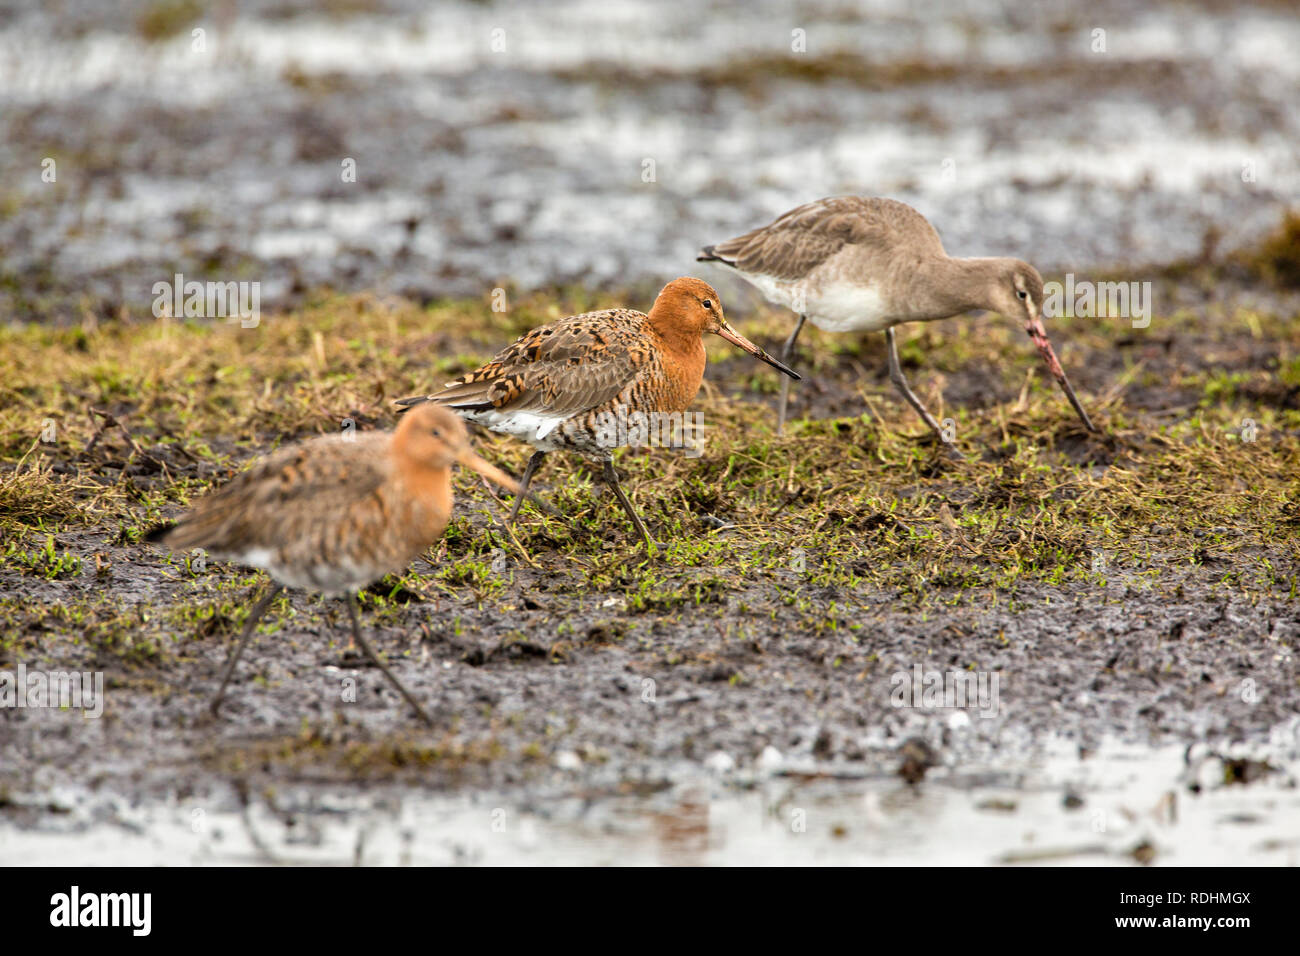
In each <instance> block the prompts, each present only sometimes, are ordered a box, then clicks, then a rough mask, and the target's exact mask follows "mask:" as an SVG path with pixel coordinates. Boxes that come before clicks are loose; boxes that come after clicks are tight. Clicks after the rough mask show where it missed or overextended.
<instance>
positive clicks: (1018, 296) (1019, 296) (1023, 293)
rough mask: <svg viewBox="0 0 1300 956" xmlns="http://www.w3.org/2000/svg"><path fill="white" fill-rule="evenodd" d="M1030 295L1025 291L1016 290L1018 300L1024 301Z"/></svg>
mask: <svg viewBox="0 0 1300 956" xmlns="http://www.w3.org/2000/svg"><path fill="white" fill-rule="evenodd" d="M1028 294H1029V293H1027V292H1026V291H1025V290H1024V289H1017V290H1016V298H1017V299H1023V298H1024V297H1025V296H1026V295H1028Z"/></svg>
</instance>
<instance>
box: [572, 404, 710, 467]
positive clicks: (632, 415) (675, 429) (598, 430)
mask: <svg viewBox="0 0 1300 956" xmlns="http://www.w3.org/2000/svg"><path fill="white" fill-rule="evenodd" d="M703 428H704V415H703V413H701V412H640V411H632V412H629V411H627V410H626V409H625V408H622V407H620V408H618V410H617V411H612V412H601V413H600V414H599V415H597V416H596V420H595V427H594V431H595V437H596V442H597V444H599V445H600V447H601V448H685V449H686V456H687V457H688V458H699V457H700V454H701V453H702V446H703V438H702V437H701V435H700V432H701V431H702V430H703Z"/></svg>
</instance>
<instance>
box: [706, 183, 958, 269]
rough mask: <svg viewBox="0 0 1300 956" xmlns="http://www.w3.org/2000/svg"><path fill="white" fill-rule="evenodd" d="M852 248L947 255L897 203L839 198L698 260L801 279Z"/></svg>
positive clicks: (709, 250) (919, 219)
mask: <svg viewBox="0 0 1300 956" xmlns="http://www.w3.org/2000/svg"><path fill="white" fill-rule="evenodd" d="M850 245H865V246H878V247H880V248H881V249H888V248H891V247H893V248H900V247H903V246H909V247H912V248H919V249H920V250H924V251H931V250H936V249H937V251H939V252H942V251H943V243H942V242H941V241H940V239H939V234H938V233H937V232H935V230H934V227H933V226H931V225H930V223H929V222H928V221H926V219H925V217H924V216H922V215H921V214H920V213H919V212H917V211H916V210H915V209H913V208H912V207H911V206H908V205H907V204H905V203H901V202H897V201H896V200H893V199H875V198H863V197H859V196H841V197H836V198H832V199H819V200H817V201H816V202H810V203H806V204H805V205H802V206H799V207H798V208H796V209H791V210H790V211H789V212H787V213H786V214H785V215H783V216H781V217H780V218H778V219H776V220H775V221H774V222H771V223H769V224H768V225H766V226H761V227H760V228H758V229H754V230H752V231H751V232H747V233H745V234H744V235H743V236H737V237H736V238H734V239H728V240H726V241H725V242H720V243H718V244H717V245H714V246H705V247H704V248H703V249H702V250H701V251H700V255H699V257H698V259H699V261H701V262H707V261H718V262H722V263H724V264H725V265H729V266H733V267H735V268H736V269H738V270H740V271H741V272H747V273H750V274H752V275H768V276H774V277H775V278H778V279H802V278H804V277H805V276H807V275H808V274H809V273H811V272H812V271H813V270H814V269H816V268H817V267H818V266H820V265H821V264H822V263H824V262H826V261H827V260H828V259H830V258H831V257H832V256H834V255H835V254H836V253H838V252H839V251H840V250H842V249H844V248H845V247H846V246H850Z"/></svg>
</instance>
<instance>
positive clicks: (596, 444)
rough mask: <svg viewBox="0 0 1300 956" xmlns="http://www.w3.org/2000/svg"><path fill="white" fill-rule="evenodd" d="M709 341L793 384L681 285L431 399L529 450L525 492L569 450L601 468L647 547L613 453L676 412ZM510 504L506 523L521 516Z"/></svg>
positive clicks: (574, 322)
mask: <svg viewBox="0 0 1300 956" xmlns="http://www.w3.org/2000/svg"><path fill="white" fill-rule="evenodd" d="M706 332H712V333H714V334H715V335H719V336H721V337H722V338H724V339H726V340H727V341H728V342H730V343H732V344H733V345H736V346H739V347H740V348H742V349H744V350H745V351H746V352H749V353H750V354H751V355H754V356H757V357H758V358H760V359H762V360H763V361H764V362H766V363H768V364H769V365H771V366H772V367H773V368H775V369H777V370H778V371H781V372H784V373H785V374H786V375H788V376H790V377H791V378H796V379H797V378H798V377H799V376H798V375H796V374H795V373H794V372H792V371H791V370H790V369H789V368H787V367H786V366H785V365H784V364H782V363H781V362H778V361H777V360H776V359H774V358H772V357H771V356H770V355H768V354H767V353H766V352H764V351H763V350H762V349H760V348H759V347H758V346H757V345H755V344H754V343H753V342H750V341H749V340H748V339H747V338H745V337H744V336H743V335H741V334H740V333H739V332H737V331H736V330H735V329H733V328H732V327H731V326H730V325H729V324H728V323H727V320H726V318H725V317H724V316H723V314H722V302H721V301H720V300H719V299H718V293H717V292H716V291H715V290H714V288H713V287H712V286H710V285H709V284H708V283H707V282H702V281H701V280H699V279H693V278H689V277H684V278H680V279H674V280H673V281H672V282H670V283H668V284H667V285H666V286H664V288H663V290H662V291H661V292H660V293H659V295H658V297H657V298H656V299H655V302H654V306H653V307H652V308H651V309H650V314H649V315H646V314H644V313H641V312H634V311H632V310H631V309H606V310H604V311H602V312H585V313H583V314H581V315H571V316H569V317H568V318H565V319H560V320H559V321H558V322H552V323H551V324H550V325H544V326H542V327H540V328H536V329H533V330H532V331H531V332H528V333H526V334H524V335H523V336H521V337H520V338H519V339H518V340H517V341H515V342H514V344H512V345H510V346H508V347H506V348H505V349H503V350H502V351H501V352H500V353H498V354H497V356H496V357H495V358H493V359H492V360H491V361H490V362H488V363H487V364H485V365H483V366H482V367H480V368H477V369H475V370H474V371H472V372H470V373H469V374H468V375H464V376H462V377H461V378H458V379H456V381H454V382H450V383H449V384H447V385H446V386H445V387H444V388H443V389H442V390H441V391H438V392H434V393H433V394H432V395H419V396H415V397H413V398H404V399H402V400H401V401H399V402H398V403H397V404H399V405H414V404H417V403H420V402H436V403H437V404H439V405H444V406H446V407H448V408H450V409H452V410H453V411H455V412H456V413H457V414H458V415H461V416H463V417H464V418H465V419H466V420H468V421H472V422H477V423H478V424H481V425H483V426H485V427H486V428H489V429H491V430H492V431H496V432H502V433H504V434H507V435H512V436H514V437H515V438H518V439H521V440H522V441H526V442H528V443H529V444H531V445H532V446H533V448H534V449H536V450H535V451H534V452H533V455H532V457H531V458H529V460H528V466H527V468H526V469H525V471H524V475H523V478H521V479H520V485H521V486H522V488H523V489H524V490H525V491H526V490H527V488H528V485H529V483H530V482H531V481H532V478H533V474H534V472H536V471H537V467H538V465H539V464H540V463H541V461H542V458H543V457H544V456H545V455H546V453H547V452H548V451H556V450H559V449H567V450H571V451H575V452H578V453H579V454H581V455H583V456H585V457H587V458H589V459H591V460H593V461H598V462H600V463H602V465H603V473H602V477H603V479H604V481H605V483H606V484H608V485H609V487H610V488H611V490H612V491H613V492H614V496H615V497H616V498H617V499H618V501H619V504H620V505H622V506H623V509H624V510H625V511H626V512H627V515H628V517H629V518H631V520H632V524H633V526H634V527H635V528H636V530H637V532H638V534H640V535H641V539H642V541H643V542H644V543H645V546H646V549H647V551H652V550H653V548H654V542H653V540H652V539H651V537H650V533H649V532H648V531H647V530H646V527H645V525H644V524H643V523H642V521H641V518H640V517H639V516H638V515H637V513H636V509H635V508H633V507H632V503H631V502H630V501H629V500H628V499H627V496H626V495H625V494H624V493H623V490H622V488H620V487H619V483H618V473H617V472H616V471H615V470H614V465H613V459H612V451H613V449H614V448H617V447H620V446H621V445H625V444H627V443H628V435H629V430H628V429H626V428H625V427H622V426H624V425H625V424H626V423H627V422H628V421H630V420H635V419H637V418H640V419H641V420H644V419H645V417H646V416H654V415H657V414H658V415H671V414H673V413H681V412H684V411H686V409H687V408H689V407H690V404H691V402H693V401H694V400H695V395H696V393H697V392H698V391H699V390H700V382H701V380H702V379H703V377H704V365H705V352H704V342H703V336H704V334H705V333H706ZM522 499H523V495H522V494H521V495H519V496H517V497H516V499H515V502H514V506H513V507H512V508H511V511H510V519H509V520H510V521H512V522H513V521H514V520H515V518H516V517H517V515H518V514H519V505H520V502H521V501H522Z"/></svg>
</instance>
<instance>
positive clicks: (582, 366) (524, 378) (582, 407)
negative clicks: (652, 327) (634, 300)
mask: <svg viewBox="0 0 1300 956" xmlns="http://www.w3.org/2000/svg"><path fill="white" fill-rule="evenodd" d="M645 320H646V316H645V314H644V313H641V312H635V311H633V310H631V309H608V310H606V311H603V312H585V313H583V314H582V315H572V316H569V317H568V318H565V319H561V320H560V321H558V322H553V323H551V324H550V325H544V326H542V327H540V328H536V329H533V330H532V331H531V332H528V333H527V334H525V335H523V336H522V337H520V338H519V339H518V340H517V341H515V342H514V343H513V344H511V345H510V346H508V347H506V348H505V349H503V350H502V351H501V352H500V353H498V354H497V356H496V357H495V358H493V359H492V360H491V361H490V362H488V363H487V364H485V365H483V366H481V367H480V368H477V369H475V370H474V371H472V372H470V373H469V374H468V375H464V376H462V377H461V378H459V379H457V380H456V381H454V382H452V383H450V384H449V385H448V386H447V387H446V388H445V389H443V390H442V391H441V392H436V393H434V394H433V395H430V396H429V400H430V401H433V402H437V403H438V404H440V405H447V406H449V407H451V408H457V409H466V410H474V411H480V410H481V411H486V410H488V409H497V410H499V411H529V412H539V413H545V414H548V415H556V416H568V415H576V414H580V413H582V412H585V411H588V410H589V409H593V408H597V407H599V406H601V405H604V404H605V403H606V402H608V401H609V400H611V399H612V398H614V397H615V396H617V395H618V394H619V393H620V392H621V391H623V389H625V388H626V387H627V386H628V385H629V384H631V383H632V382H633V381H635V379H636V377H637V376H638V375H639V374H640V373H641V371H642V370H643V369H645V368H646V367H647V366H648V365H649V364H650V363H651V361H652V358H653V356H652V354H651V350H650V348H649V342H648V341H647V340H646V338H645V337H644V336H643V335H641V334H639V333H640V331H641V329H642V328H643V323H644V322H645Z"/></svg>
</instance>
